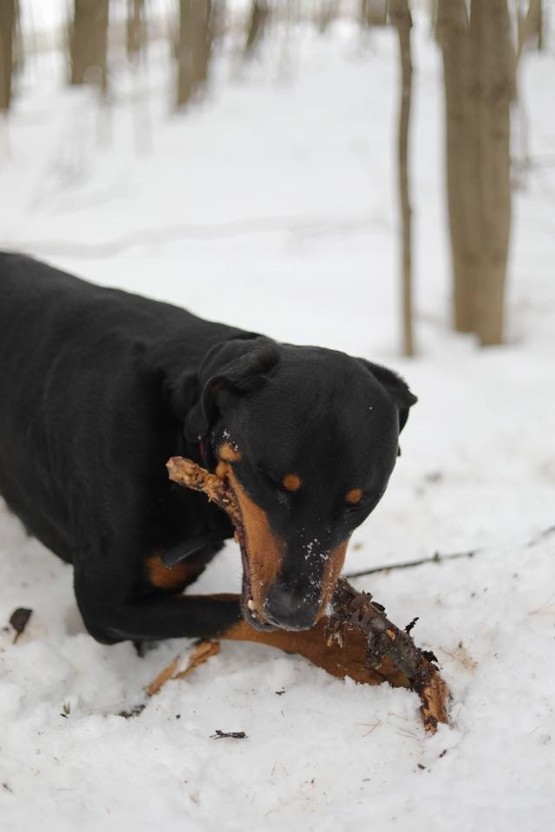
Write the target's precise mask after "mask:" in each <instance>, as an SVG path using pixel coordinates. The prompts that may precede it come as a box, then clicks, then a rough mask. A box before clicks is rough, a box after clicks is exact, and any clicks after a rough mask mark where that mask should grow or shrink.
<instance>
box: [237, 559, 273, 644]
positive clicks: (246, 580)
mask: <svg viewBox="0 0 555 832" xmlns="http://www.w3.org/2000/svg"><path fill="white" fill-rule="evenodd" d="M241 559H242V562H243V586H242V592H241V614H242V616H243V618H244V619H245V621H246V622H247V623H248V624H250V626H251V627H253V628H254V629H255V630H277V629H278V628H277V627H276V626H275V625H274V624H270V623H269V622H268V621H267V620H266V618H265V617H264V615H263V614H262V612H261V611H260V610H259V609H258V608H257V605H256V603H255V601H254V597H253V595H254V593H253V591H252V576H251V570H250V565H249V559H248V555H247V554H246V553H245V552H244V551H243V547H241Z"/></svg>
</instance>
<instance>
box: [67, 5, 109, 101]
mask: <svg viewBox="0 0 555 832" xmlns="http://www.w3.org/2000/svg"><path fill="white" fill-rule="evenodd" d="M70 55H71V83H72V84H78V85H79V84H88V83H92V84H95V85H97V86H98V87H100V89H101V90H102V92H103V93H106V92H107V90H108V63H107V57H108V0H75V6H74V17H73V26H72V28H71V31H70Z"/></svg>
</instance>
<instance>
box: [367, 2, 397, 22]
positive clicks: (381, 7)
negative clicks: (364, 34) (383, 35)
mask: <svg viewBox="0 0 555 832" xmlns="http://www.w3.org/2000/svg"><path fill="white" fill-rule="evenodd" d="M390 6H391V8H393V6H394V2H393V3H390ZM390 14H391V17H392V18H393V12H392V11H391V12H390ZM359 16H360V22H361V23H362V25H363V26H385V25H386V23H387V0H360V8H359Z"/></svg>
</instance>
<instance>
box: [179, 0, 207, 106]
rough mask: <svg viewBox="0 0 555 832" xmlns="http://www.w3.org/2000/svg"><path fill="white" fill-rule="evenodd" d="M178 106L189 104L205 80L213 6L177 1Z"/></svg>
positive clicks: (194, 0)
mask: <svg viewBox="0 0 555 832" xmlns="http://www.w3.org/2000/svg"><path fill="white" fill-rule="evenodd" d="M179 10H180V16H179V42H178V47H177V106H178V107H184V106H185V105H186V104H189V103H190V102H191V101H192V100H193V99H194V98H195V97H196V96H198V94H199V93H200V92H201V91H202V90H203V88H204V87H205V85H206V82H207V81H208V71H209V66H210V58H211V53H212V14H211V12H212V3H211V2H210V0H179Z"/></svg>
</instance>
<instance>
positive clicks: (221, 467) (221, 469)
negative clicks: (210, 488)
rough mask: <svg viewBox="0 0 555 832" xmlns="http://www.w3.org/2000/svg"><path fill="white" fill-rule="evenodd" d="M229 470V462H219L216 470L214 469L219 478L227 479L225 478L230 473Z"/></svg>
mask: <svg viewBox="0 0 555 832" xmlns="http://www.w3.org/2000/svg"><path fill="white" fill-rule="evenodd" d="M229 470H230V468H229V463H228V462H218V464H217V465H216V470H215V471H214V473H215V474H216V476H217V477H218V479H220V480H225V478H226V477H227V475H228V473H229Z"/></svg>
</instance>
